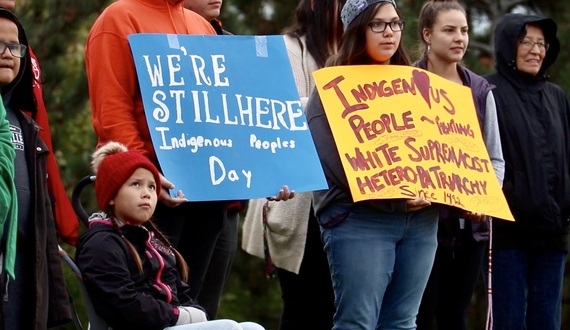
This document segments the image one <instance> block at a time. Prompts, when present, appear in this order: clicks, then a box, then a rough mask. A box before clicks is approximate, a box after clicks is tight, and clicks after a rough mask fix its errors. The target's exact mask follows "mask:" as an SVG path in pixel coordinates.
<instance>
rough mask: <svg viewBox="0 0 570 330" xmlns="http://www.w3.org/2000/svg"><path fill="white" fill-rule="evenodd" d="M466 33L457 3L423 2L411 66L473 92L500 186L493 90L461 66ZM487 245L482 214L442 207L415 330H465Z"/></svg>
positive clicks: (486, 225) (500, 159)
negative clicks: (415, 56) (418, 55)
mask: <svg viewBox="0 0 570 330" xmlns="http://www.w3.org/2000/svg"><path fill="white" fill-rule="evenodd" d="M468 32H469V26H468V24H467V14H466V12H465V10H464V9H463V7H461V5H460V4H459V2H457V1H455V0H447V1H437V0H431V1H428V2H426V3H425V4H424V5H423V7H422V10H421V12H420V16H419V20H418V37H419V42H420V48H421V49H422V50H423V54H422V58H421V59H420V60H419V61H418V62H417V63H415V65H416V66H418V67H420V68H422V69H424V70H428V71H430V72H433V73H435V74H437V75H439V76H441V77H443V78H446V79H448V80H451V81H454V82H456V83H458V84H460V85H463V86H467V87H470V88H471V91H472V93H473V99H474V101H475V109H476V110H477V117H478V119H479V126H480V127H481V131H482V134H483V139H484V141H485V145H486V147H487V151H488V153H489V157H490V158H491V163H492V165H493V170H494V171H495V175H496V176H497V180H498V181H499V183H501V184H502V182H503V176H504V172H505V162H504V160H503V152H502V150H501V139H500V136H499V126H498V123H497V109H496V106H495V99H494V97H493V93H492V91H491V90H492V88H494V86H493V85H491V84H489V83H488V82H487V81H486V80H485V79H484V78H483V77H481V76H479V75H477V74H475V73H473V72H472V71H470V70H468V69H467V68H464V67H462V66H461V65H460V64H459V62H460V61H461V60H462V59H463V55H465V52H466V51H467V46H468V44H469V33H468ZM474 126H476V127H477V125H474ZM466 219H468V220H471V221H466ZM488 240H489V220H488V219H487V218H486V217H485V216H484V215H482V214H473V213H470V212H467V211H463V210H461V209H457V208H453V207H450V206H441V207H440V212H439V226H438V247H437V252H436V256H435V261H434V265H433V269H432V271H431V274H430V278H429V281H428V285H427V287H426V290H425V292H424V295H423V298H422V303H421V305H420V311H419V314H418V320H417V325H418V329H420V330H427V329H434V326H433V323H434V321H435V320H437V328H438V329H457V330H462V329H463V330H465V329H467V312H468V310H469V305H470V303H471V297H472V296H473V293H474V291H475V286H476V284H477V280H478V279H479V274H480V273H481V268H482V266H483V258H484V255H485V247H486V246H487V243H486V242H487V241H488Z"/></svg>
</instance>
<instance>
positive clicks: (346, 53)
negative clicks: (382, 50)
mask: <svg viewBox="0 0 570 330" xmlns="http://www.w3.org/2000/svg"><path fill="white" fill-rule="evenodd" d="M382 6H393V5H392V4H391V3H388V2H381V3H378V4H377V5H375V6H369V7H368V8H366V9H365V10H364V11H363V12H362V13H361V14H360V15H358V16H357V17H356V18H355V19H354V20H353V21H352V22H351V23H350V25H349V26H348V27H347V28H346V31H344V34H343V35H342V39H341V40H340V44H339V47H338V53H336V55H333V56H331V57H330V58H329V60H328V61H327V64H326V65H327V66H337V65H358V64H368V63H370V62H371V61H370V57H369V56H368V54H367V53H366V29H368V28H369V27H368V23H370V22H371V21H372V19H373V18H374V16H376V13H378V10H380V7H382ZM396 12H397V13H398V16H399V17H400V18H401V17H402V14H401V13H400V11H399V10H398V9H396ZM397 33H401V32H397ZM390 64H394V65H410V57H409V56H408V52H407V51H406V48H405V46H404V41H403V34H402V36H401V38H400V44H399V45H398V48H397V49H396V52H395V53H394V55H392V57H391V58H390Z"/></svg>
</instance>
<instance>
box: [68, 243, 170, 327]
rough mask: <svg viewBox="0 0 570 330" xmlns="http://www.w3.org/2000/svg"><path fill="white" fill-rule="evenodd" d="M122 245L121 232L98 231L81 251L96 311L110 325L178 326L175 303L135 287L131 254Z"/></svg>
mask: <svg viewBox="0 0 570 330" xmlns="http://www.w3.org/2000/svg"><path fill="white" fill-rule="evenodd" d="M123 247H124V243H122V241H121V238H120V236H119V235H117V234H113V233H109V232H99V233H94V234H93V236H92V237H91V238H90V239H89V240H87V242H85V243H84V244H83V245H82V246H81V248H80V249H79V250H78V255H77V265H78V266H79V269H80V270H81V273H82V275H83V281H84V283H85V287H86V288H87V292H88V293H89V297H90V298H91V301H92V303H93V306H94V308H95V311H96V312H97V314H98V315H99V316H101V317H102V318H103V319H104V320H105V321H106V322H107V323H109V325H110V326H111V327H118V328H123V329H163V328H165V327H168V326H172V325H175V324H176V322H177V321H178V315H179V312H178V309H177V307H176V306H173V305H170V304H168V303H166V302H165V301H162V300H158V299H155V298H154V297H152V296H150V295H148V294H145V293H140V292H137V291H136V290H135V283H134V282H133V280H132V279H131V270H130V269H129V267H128V265H129V260H130V258H132V256H130V255H128V254H129V253H130V251H128V250H127V249H126V248H123ZM131 262H132V260H131ZM134 271H137V272H138V270H134Z"/></svg>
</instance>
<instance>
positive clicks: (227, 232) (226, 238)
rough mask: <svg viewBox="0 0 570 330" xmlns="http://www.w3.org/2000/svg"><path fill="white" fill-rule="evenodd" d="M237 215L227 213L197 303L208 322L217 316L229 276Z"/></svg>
mask: <svg viewBox="0 0 570 330" xmlns="http://www.w3.org/2000/svg"><path fill="white" fill-rule="evenodd" d="M239 217H240V216H239V213H238V212H236V211H232V212H228V218H227V220H226V221H224V226H223V229H222V232H221V233H220V235H219V236H218V239H217V241H216V245H215V247H214V251H213V253H212V258H210V265H209V266H208V270H207V271H206V276H205V277H204V282H203V283H202V289H201V290H200V293H199V294H198V303H199V304H200V306H202V307H204V309H205V310H206V312H207V313H208V318H209V319H210V320H213V319H215V318H216V317H217V316H218V310H219V309H220V301H221V299H222V293H223V291H224V285H225V284H226V280H227V279H228V276H229V275H230V271H231V269H232V263H233V260H234V256H235V254H236V250H237V245H238V227H239Z"/></svg>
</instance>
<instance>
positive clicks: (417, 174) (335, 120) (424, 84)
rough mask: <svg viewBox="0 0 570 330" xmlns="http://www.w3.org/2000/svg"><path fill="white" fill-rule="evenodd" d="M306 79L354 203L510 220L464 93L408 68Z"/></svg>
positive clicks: (330, 71)
mask: <svg viewBox="0 0 570 330" xmlns="http://www.w3.org/2000/svg"><path fill="white" fill-rule="evenodd" d="M313 75H314V78H315V82H316V85H317V90H318V92H319V96H320V98H321V101H322V103H323V106H324V109H325V113H326V115H327V119H328V122H329V125H330V126H331V131H332V133H333V137H334V139H335V142H336V145H337V148H338V152H339V155H340V158H341V161H342V165H343V167H344V171H345V173H346V176H347V178H348V182H349V185H350V190H351V194H352V197H353V199H354V201H355V202H357V201H361V200H368V199H385V198H419V197H423V198H424V199H427V200H429V201H431V202H435V203H441V204H447V205H451V206H455V207H459V208H462V209H464V210H468V211H472V212H479V213H484V214H487V215H490V216H493V217H498V218H501V219H508V220H513V216H512V214H511V212H510V210H509V207H508V205H507V202H506V200H505V196H504V195H503V192H502V190H501V187H500V185H499V182H498V180H497V178H496V176H495V172H494V170H493V166H492V164H491V161H490V159H489V154H488V153H487V149H486V147H485V143H484V142H483V137H482V134H481V129H480V126H479V122H478V119H477V114H476V111H475V106H474V103H473V96H472V94H471V89H469V88H467V87H465V86H461V85H458V84H456V83H454V82H451V81H449V80H446V79H444V78H441V77H439V76H437V75H435V74H432V73H430V72H428V71H425V70H422V69H419V68H414V67H408V66H395V65H361V66H337V67H330V68H325V69H321V70H318V71H316V72H315V73H314V74H313Z"/></svg>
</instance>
